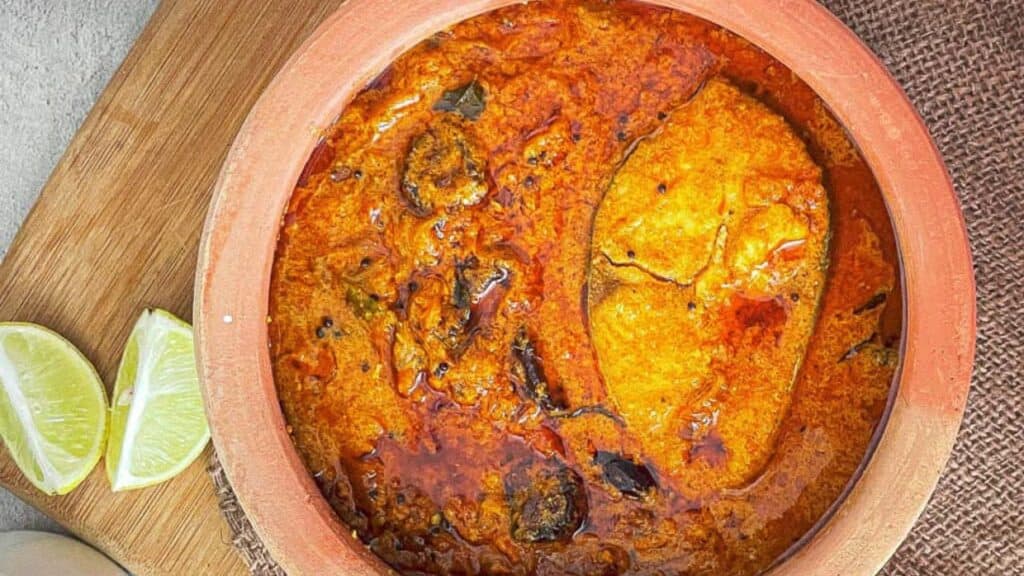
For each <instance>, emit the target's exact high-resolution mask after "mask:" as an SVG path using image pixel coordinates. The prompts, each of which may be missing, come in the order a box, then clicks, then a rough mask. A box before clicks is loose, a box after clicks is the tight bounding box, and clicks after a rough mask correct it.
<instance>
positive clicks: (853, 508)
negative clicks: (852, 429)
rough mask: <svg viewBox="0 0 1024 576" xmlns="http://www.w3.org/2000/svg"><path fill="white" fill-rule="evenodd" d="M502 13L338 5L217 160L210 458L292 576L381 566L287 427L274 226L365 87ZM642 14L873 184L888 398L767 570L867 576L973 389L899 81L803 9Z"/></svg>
mask: <svg viewBox="0 0 1024 576" xmlns="http://www.w3.org/2000/svg"><path fill="white" fill-rule="evenodd" d="M515 1H516V0H468V1H467V0H442V1H431V0H393V1H392V2H390V3H387V5H384V3H379V2H375V1H374V0H349V1H348V2H347V3H346V4H344V5H343V6H342V7H341V8H340V9H339V10H338V11H337V12H336V13H335V14H334V15H332V16H331V17H329V18H328V19H327V20H326V21H325V22H324V23H323V24H322V25H321V26H320V27H319V28H318V29H317V31H316V32H314V34H313V35H312V36H311V37H310V38H309V39H308V40H307V41H306V42H305V43H304V44H303V45H302V47H301V48H299V50H298V51H297V52H296V53H295V54H294V55H293V56H292V57H291V59H290V60H289V61H288V62H287V64H286V65H285V66H284V67H283V68H282V70H281V71H280V72H279V73H278V75H277V76H276V77H275V79H274V81H273V82H272V83H271V84H270V85H269V86H268V88H267V89H266V91H265V92H264V94H263V95H262V97H261V98H260V99H259V101H258V102H257V103H256V105H255V107H254V108H253V110H252V111H251V113H250V114H249V117H248V119H247V120H246V122H245V124H244V125H243V127H242V129H241V130H240V132H239V134H238V136H237V138H236V140H235V143H234V145H233V146H232V149H231V151H230V153H229V155H228V157H227V160H226V161H225V164H224V167H223V171H222V173H221V176H220V179H219V180H218V182H217V185H216V188H215V192H214V199H213V202H212V205H211V208H210V211H209V214H208V217H207V222H206V228H205V231H204V234H203V241H202V245H201V247H200V254H199V264H198V270H197V277H196V293H195V305H194V310H195V327H196V352H197V354H198V358H199V366H200V377H201V381H202V386H203V394H204V398H205V403H206V409H207V414H208V417H209V420H210V427H211V429H212V433H213V440H214V444H215V446H216V448H217V452H218V454H219V456H220V460H221V462H222V464H223V466H224V468H225V471H226V473H227V475H228V478H229V479H230V480H231V482H232V485H233V487H234V489H235V492H236V494H237V495H238V499H239V502H240V503H241V505H242V507H243V509H244V510H245V511H246V513H247V515H248V517H249V519H250V521H251V522H252V524H253V526H254V528H255V529H256V532H257V533H258V534H259V536H260V537H261V538H262V539H263V542H264V543H265V544H266V546H267V548H268V549H269V551H270V552H271V554H272V555H273V556H274V558H275V559H276V560H277V561H278V562H279V563H280V564H281V565H282V566H283V567H284V568H285V569H286V571H287V572H288V573H289V574H290V575H291V576H300V575H302V574H310V575H313V574H325V573H346V574H353V575H357V574H367V575H369V574H385V573H390V570H389V569H388V568H387V567H386V566H385V565H384V564H383V562H381V561H380V560H379V559H378V558H377V557H376V556H374V555H373V554H372V553H370V552H369V551H368V550H367V549H366V548H365V547H364V546H363V545H362V544H360V543H359V542H358V540H357V539H355V538H354V536H353V535H352V534H351V532H350V530H349V529H348V528H347V527H345V526H344V525H342V524H341V523H340V522H339V521H338V520H337V519H336V517H335V516H334V514H333V512H332V511H331V510H330V508H329V506H328V505H327V503H326V501H325V500H324V499H323V497H322V496H321V495H320V492H319V490H318V489H317V487H316V485H315V484H314V482H313V480H312V478H311V477H310V475H309V474H308V472H307V471H306V469H305V467H304V466H303V464H302V462H301V461H300V459H299V457H298V454H297V453H296V451H295V449H294V447H293V446H292V443H291V440H290V438H289V437H288V434H287V432H286V430H285V422H284V418H283V416H282V414H281V411H280V408H279V405H278V402H277V396H276V391H275V389H274V383H273V378H272V375H271V368H270V358H269V354H268V352H267V350H268V348H267V344H268V334H267V324H266V316H267V302H268V294H269V279H270V272H271V266H272V262H273V256H274V250H275V247H276V239H277V233H278V228H279V225H280V220H281V215H282V213H283V211H284V208H285V206H286V203H287V200H288V198H289V196H290V194H291V191H292V189H293V187H294V183H295V181H296V180H297V178H298V176H299V173H300V172H301V170H302V168H303V166H304V165H305V162H306V160H307V159H308V157H309V154H310V153H311V152H312V149H313V147H314V145H315V144H316V142H317V140H318V138H319V137H320V135H321V133H322V129H324V128H326V127H329V126H330V125H331V122H332V121H333V120H334V119H335V118H336V117H337V116H338V115H339V114H340V112H341V110H342V109H343V108H344V106H345V104H346V103H347V102H348V101H349V100H350V98H351V97H352V96H354V94H355V93H356V92H358V90H359V89H360V88H361V87H362V86H363V85H365V83H366V82H367V81H368V80H369V79H371V78H373V77H374V76H375V75H376V74H377V73H378V72H379V71H380V70H382V69H383V68H384V67H385V66H386V65H387V64H388V63H390V62H391V61H392V60H393V59H394V58H395V57H396V56H397V55H398V54H400V53H401V52H403V51H404V50H405V49H407V48H408V47H410V46H412V45H413V44H415V43H416V42H418V41H419V40H422V39H424V38H427V37H428V36H429V35H430V34H432V33H433V32H436V31H438V30H441V29H444V28H446V27H448V26H450V25H452V24H454V23H456V22H458V21H461V20H464V19H466V18H468V17H470V16H473V15H476V14H479V13H482V12H485V11H487V10H490V9H493V8H495V7H498V6H501V5H506V4H512V3H515ZM649 1H651V2H652V3H655V4H661V5H665V6H669V7H672V8H677V9H680V10H682V11H684V12H688V13H690V14H693V15H696V16H699V17H702V18H704V19H706V20H709V21H711V22H714V23H716V24H718V25H721V26H723V27H725V28H727V29H729V30H731V31H733V32H735V33H737V34H739V35H740V36H743V37H745V38H746V39H748V40H750V41H751V42H753V43H754V44H756V45H758V46H760V47H761V48H763V49H765V50H766V51H767V52H769V53H770V54H772V56H774V57H775V58H776V59H778V60H779V61H780V62H782V63H783V64H785V65H787V66H789V67H790V69H792V70H793V71H794V72H795V73H797V74H798V75H799V76H800V77H801V78H802V79H803V80H804V81H805V82H807V83H808V84H809V85H810V86H811V87H812V88H813V89H814V90H816V91H817V92H818V94H819V95H820V96H821V97H822V99H823V100H824V101H825V102H826V104H827V105H828V106H829V107H830V109H831V110H832V111H833V113H834V114H835V115H836V116H837V118H839V120H840V121H841V122H842V123H843V125H844V126H845V127H846V129H847V130H848V131H849V133H850V134H851V136H852V138H853V140H854V141H855V143H856V144H857V145H858V146H859V147H860V149H861V151H862V153H863V154H864V156H865V159H866V160H867V161H868V163H869V164H870V165H871V167H872V169H873V171H874V172H875V176H876V178H877V179H878V182H879V184H880V186H881V189H882V192H883V195H884V197H885V199H886V202H887V205H888V207H889V212H890V215H891V218H892V221H893V225H894V228H895V230H896V237H897V242H898V245H899V248H900V255H901V260H902V264H903V281H904V282H903V286H904V301H905V323H904V342H903V345H904V350H903V355H902V357H901V371H900V376H899V387H898V389H896V391H895V392H894V394H895V397H894V399H893V401H892V402H891V411H890V413H889V417H888V423H887V424H886V426H885V428H884V429H883V430H881V431H880V433H879V435H878V436H877V444H876V447H875V451H874V455H873V456H872V457H871V459H870V460H869V461H867V462H866V463H865V464H864V466H863V468H862V470H861V472H860V474H861V476H860V479H859V480H858V481H857V482H856V483H855V484H853V485H852V486H851V487H850V488H849V489H848V492H847V494H846V497H845V498H844V499H843V500H842V501H841V502H840V503H839V504H838V505H837V507H836V508H835V510H834V513H833V514H832V515H831V517H830V518H828V519H827V521H825V522H824V524H823V526H821V527H820V529H819V530H817V531H816V532H814V533H813V534H811V535H810V536H809V537H808V538H807V541H806V542H805V543H804V545H803V546H802V547H800V548H799V549H798V550H796V551H795V552H794V553H792V554H791V555H790V556H789V557H788V558H786V559H785V560H784V561H783V562H781V563H780V564H779V565H778V566H776V567H775V568H773V569H772V570H771V574H773V575H775V576H783V575H816V574H820V575H826V574H844V575H867V574H874V573H876V572H877V571H878V570H879V569H880V568H881V567H882V566H883V565H884V563H885V562H886V561H887V560H888V559H889V557H890V556H891V555H892V553H893V552H894V551H895V550H896V548H897V546H898V545H899V544H900V542H901V541H902V539H903V538H904V537H905V536H906V533H907V532H908V531H909V529H910V527H911V526H912V524H913V522H914V520H916V518H917V516H918V515H919V514H920V512H921V510H923V508H924V506H925V504H926V503H927V500H928V498H929V496H930V495H931V492H932V490H933V489H934V487H935V484H936V482H937V480H938V477H939V475H940V473H941V471H942V468H943V467H944V465H945V462H946V460H947V458H948V456H949V452H950V450H951V449H952V446H953V442H954V440H955V438H956V433H957V430H958V429H959V425H960V422H961V419H962V416H963V410H964V407H965V404H966V399H967V393H968V389H969V387H970V376H971V367H972V365H973V358H974V341H975V331H976V318H975V314H976V313H975V286H974V277H973V271H972V266H971V256H970V248H969V245H968V240H967V233H966V229H965V225H964V221H963V216H962V214H961V212H960V209H959V205H958V202H957V199H956V196H955V193H954V191H953V187H952V184H951V182H950V180H949V176H948V175H947V173H946V170H945V167H944V165H943V163H942V160H941V158H940V156H939V153H938V151H937V150H936V148H935V146H934V144H933V142H932V141H931V139H930V137H929V135H928V132H927V129H926V128H925V126H924V123H923V122H922V121H921V119H920V118H919V117H918V115H917V113H916V112H915V111H914V109H913V107H912V106H911V104H910V103H909V101H908V100H907V98H906V97H905V95H904V94H903V92H902V90H901V89H900V88H899V86H898V85H897V84H896V82H895V81H894V80H893V79H892V78H891V77H890V76H889V74H888V72H887V71H886V70H885V68H884V67H883V66H882V65H881V64H880V63H879V62H878V60H877V59H876V58H875V56H874V55H873V54H872V53H871V52H870V51H869V50H868V49H867V48H866V47H865V46H864V45H863V44H862V43H861V42H860V41H859V40H858V39H857V37H856V36H854V34H853V33H852V32H851V31H849V30H848V29H847V28H846V27H845V26H844V25H843V24H842V23H841V22H839V21H838V20H837V19H836V18H835V17H834V16H832V15H831V14H830V13H829V12H828V11H827V10H825V9H824V8H822V7H821V6H819V5H818V4H817V3H816V2H815V1H814V0H734V1H732V2H728V3H719V2H702V1H701V0H649ZM381 8H384V9H386V10H387V11H388V16H389V17H388V18H381V17H380V15H379V12H380V10H381ZM342 38H344V39H346V41H345V42H340V41H339V39H342ZM894 495H895V496H896V497H894Z"/></svg>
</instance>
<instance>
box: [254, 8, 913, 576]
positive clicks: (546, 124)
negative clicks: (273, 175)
mask: <svg viewBox="0 0 1024 576" xmlns="http://www.w3.org/2000/svg"><path fill="white" fill-rule="evenodd" d="M897 273H898V268H897V257H896V249H895V240H894V238H893V234H892V231H891V228H890V225H889V221H888V218H887V215H886V211H885V206H884V204H883V202H882V199H881V195H880V193H879V191H878V187H877V184H876V183H875V181H874V179H873V178H872V176H871V173H870V170H869V168H868V167H867V165H866V163H865V162H864V160H863V159H862V158H861V157H860V156H859V154H858V153H857V151H856V150H855V148H854V147H853V146H852V145H851V144H850V142H849V141H848V140H847V138H846V135H845V134H844V132H843V131H842V129H841V128H840V126H839V125H838V124H837V123H836V121H835V119H834V118H833V117H832V116H831V115H830V114H829V113H828V111H827V110H826V109H825V108H824V106H823V105H822V103H821V102H820V101H819V100H818V99H817V97H816V96H815V95H814V94H813V92H812V91H811V90H810V89H809V88H808V87H807V86H806V85H805V84H803V83H802V82H801V81H800V80H799V79H798V78H796V77H795V76H794V75H793V74H792V73H791V72H789V71H788V70H787V69H786V68H785V67H783V66H782V65H781V64H779V63H778V62H776V61H774V60H773V59H772V58H770V57H769V56H767V55H766V54H765V53H763V52H762V51H760V50H758V49H757V48H755V47H753V46H751V45H750V44H748V43H747V42H745V41H744V40H742V39H740V38H738V37H736V36H734V35H732V34H730V33H728V32H726V31H724V30H722V29H720V28H716V27H714V26H713V25H710V24H708V23H706V22H704V21H702V20H699V19H696V18H693V17H691V16H688V15H685V14H681V13H678V12H673V11H668V10H663V9H659V8H653V7H650V6H646V5H642V4H634V3H627V2H591V1H583V0H569V1H565V2H537V3H529V4H525V5H517V6H513V7H509V8H503V9H500V10H497V11H494V12H490V13H487V14H484V15H482V16H479V17H476V18H473V19H471V20H468V21H466V22H463V23H461V24H458V25H456V26H455V27H453V28H452V29H450V30H447V31H444V32H441V33H438V34H436V35H435V36H433V37H432V38H430V39H429V40H427V41H425V42H423V43H422V44H420V45H418V46H416V47H414V48H413V49H411V50H410V51H408V52H407V53H405V54H404V55H402V56H400V57H399V58H398V59H397V60H396V61H395V62H394V63H392V65H391V66H390V67H389V68H388V69H387V70H386V71H385V72H383V73H382V74H381V75H380V76H379V77H378V78H377V79H375V80H374V81H373V82H371V83H370V85H369V86H368V87H367V88H366V89H365V90H364V91H362V92H361V93H360V94H359V95H358V96H356V97H355V99H354V100H353V101H352V102H351V103H350V104H349V105H348V106H347V108H346V109H345V111H344V112H343V114H342V116H341V117H340V118H339V120H338V121H337V122H336V124H335V125H334V126H333V127H331V128H330V130H328V131H327V132H326V134H325V136H324V139H323V141H322V142H321V143H320V144H319V145H318V146H317V148H316V150H315V151H314V153H313V156H312V157H311V159H310V161H309V163H308V165H307V167H306V169H305V170H304V171H303V174H302V175H301V177H300V179H299V182H298V185H297V187H296V190H295V193H294V195H293V197H292V200H291V202H290V204H289V207H288V211H287V214H286V215H285V218H284V223H283V227H282V232H281V239H280V243H279V248H278V254H277V258H276V260H275V265H274V275H273V280H272V285H271V301H270V314H271V322H270V325H269V330H270V339H271V356H272V362H273V369H274V376H275V381H276V385H277V388H278V393H279V396H280V399H281V406H282V409H283V411H284V414H285V418H286V420H287V422H288V425H289V430H290V431H291V434H292V436H293V439H294V442H295V445H296V447H297V449H298V451H299V453H300V455H301V456H302V458H303V460H304V461H305V463H306V465H307V467H308V468H309V470H310V472H311V474H312V475H313V476H314V478H315V479H316V481H317V482H318V483H319V485H320V487H321V489H322V491H323V493H324V495H325V497H326V498H327V500H328V501H329V502H330V504H331V506H332V507H333V508H334V510H335V511H336V512H337V513H338V515H339V517H340V518H341V520H342V521H343V522H345V523H346V524H347V525H348V526H350V527H351V528H352V529H353V530H354V532H355V533H356V535H357V536H358V537H359V538H360V539H361V540H362V541H363V542H365V543H366V545H368V546H369V547H370V548H371V549H372V550H373V551H374V552H375V553H376V554H377V555H378V556H380V557H381V558H382V559H383V560H384V561H385V562H387V563H388V564H390V565H391V566H392V567H394V568H395V569H397V570H399V571H400V572H404V573H409V574H422V573H436V574H580V575H590V574H602V575H603V574H608V575H614V574H754V573H757V572H759V571H762V570H764V569H765V568H767V567H768V566H770V565H771V564H772V563H773V562H775V561H776V560H777V559H779V558H780V556H781V555H783V554H784V553H785V551H786V550H787V549H789V548H790V547H791V546H792V545H793V544H794V543H795V542H797V541H798V540H799V539H800V538H801V537H802V536H804V535H805V534H807V533H808V531H810V530H811V529H812V527H813V526H814V525H815V523H816V522H818V521H819V520H820V519H822V518H823V517H824V516H825V515H826V513H827V511H828V510H829V508H830V506H832V505H833V504H834V503H835V502H836V501H837V500H838V499H839V498H840V495H841V493H842V491H843V489H844V487H846V486H847V485H848V483H849V482H851V481H852V479H853V478H854V476H855V473H856V470H857V468H858V466H859V464H860V463H861V462H862V461H863V460H864V459H865V458H866V457H867V454H868V452H869V446H870V443H871V439H872V437H873V434H874V433H875V432H876V429H877V427H878V425H879V422H880V421H881V419H882V417H883V413H884V410H885V407H886V405H887V400H888V397H889V390H890V383H891V382H892V379H893V376H894V373H895V370H896V361H897V352H896V351H897V348H898V346H899V334H900V330H901V326H900V318H901V310H900V294H899V286H898V274H897Z"/></svg>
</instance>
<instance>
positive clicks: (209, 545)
mask: <svg viewBox="0 0 1024 576" xmlns="http://www.w3.org/2000/svg"><path fill="white" fill-rule="evenodd" d="M341 1H342V0H230V1H228V0H165V1H164V2H163V3H162V4H161V5H160V7H159V8H158V9H157V11H156V13H155V14H154V16H153V17H152V19H151V20H150V22H149V24H148V25H147V26H146V28H145V30H144V31H143V33H142V35H141V36H140V37H139V39H138V41H137V42H136V44H135V46H134V48H133V49H132V50H131V52H130V54H129V55H128V58H127V59H126V60H125V62H124V64H122V65H121V68H120V69H119V70H118V71H117V73H116V74H115V75H114V78H113V80H111V82H110V85H109V86H107V88H106V90H105V91H104V92H103V94H102V96H101V97H100V99H99V101H98V103H97V104H96V106H95V107H94V108H93V109H92V112H91V113H90V114H89V116H88V118H87V119H86V121H85V123H84V124H83V126H82V128H81V129H80V130H79V131H78V134H77V135H76V136H75V138H74V140H72V142H71V145H70V146H69V147H68V150H67V151H66V152H65V154H64V157H63V158H62V159H61V161H60V163H59V164H58V166H57V168H56V170H55V171H54V172H53V174H52V175H51V176H50V179H49V181H48V182H47V183H46V186H45V187H44V188H43V191H42V195H41V196H40V198H39V201H38V202H37V204H36V206H35V207H34V208H33V210H32V212H31V214H30V215H29V217H28V220H27V221H26V222H25V224H24V226H23V227H22V229H21V231H20V233H19V234H18V236H17V238H16V239H15V241H14V244H13V245H12V247H11V250H10V252H9V253H8V255H7V257H6V259H5V260H4V262H3V263H2V265H0V320H22V321H31V322H38V323H40V324H44V325H46V326H49V327H51V328H53V329H55V330H57V331H59V332H61V333H63V334H64V335H66V336H67V337H68V338H69V339H70V340H71V341H72V342H74V343H75V344H76V345H78V346H79V347H80V348H81V349H82V351H83V352H84V353H85V354H86V355H87V356H88V357H89V358H90V359H91V360H92V361H93V362H94V363H95V365H96V368H97V369H98V370H99V372H100V375H101V376H102V377H103V379H104V381H105V382H106V383H107V385H108V389H109V387H110V386H111V385H112V384H113V379H114V373H115V370H116V367H117V363H118V360H119V358H120V354H121V350H122V347H123V345H124V341H125V339H126V338H127V336H128V333H129V331H130V329H131V326H132V325H133V323H134V321H135V319H136V317H137V316H138V314H139V312H140V311H141V310H142V308H143V307H146V306H157V307H162V308H166V309H168V310H170V311H172V312H175V313H177V314H179V315H181V316H182V317H184V318H190V317H191V302H192V279H193V274H194V272H195V259H196V251H197V247H198V243H199V235H200V231H201V228H202V225H203V219H204V216H205V213H206V207H207V203H208V201H209V198H210V193H211V189H212V187H213V184H214V181H215V179H216V177H217V173H218V171H219V169H220V165H221V162H222V161H223V159H224V156H225V154H226V153H227V150H228V148H229V146H230V145H231V141H232V139H233V138H234V136H235V133H236V131H237V130H238V128H239V127H240V126H241V123H242V121H243V120H244V119H245V116H246V114H247V113H248V111H249V108H250V107H251V106H252V105H253V103H254V102H255V101H256V98H257V97H258V96H259V94H260V92H261V91H262V90H263V88H264V86H265V85H266V84H267V83H268V82H269V81H270V79H271V78H272V77H273V75H274V73H275V72H276V71H277V70H278V68H279V67H280V66H281V65H282V64H283V63H284V61H285V60H286V59H287V58H288V56H289V55H290V54H291V52H292V51H293V50H294V49H295V48H296V47H298V45H299V44H300V43H301V42H302V41H303V40H304V39H305V38H306V37H307V36H308V35H309V34H310V33H311V32H312V31H313V30H314V29H315V28H316V26H317V24H319V23H320V22H321V21H322V20H323V19H324V18H325V17H326V16H327V15H329V14H330V13H331V12H332V11H333V10H334V9H335V8H337V6H338V5H340V4H341ZM208 461H209V450H208V451H207V454H206V455H204V457H202V458H201V459H200V460H199V461H197V462H196V463H195V464H194V465H192V466H191V467H190V468H189V469H188V470H187V471H186V472H185V473H183V474H182V475H181V476H179V477H178V478H175V479H174V480H172V481H170V482H167V483H165V484H163V485H160V486H156V487H153V488H149V489H145V490H139V491H135V492H128V493H123V494H113V493H112V492H111V491H110V487H109V484H108V482H107V479H106V475H105V473H104V471H103V464H102V463H100V465H99V466H97V468H96V470H94V471H93V473H92V475H90V476H89V478H88V479H87V480H86V481H85V482H84V483H83V484H82V485H81V486H80V487H79V488H78V489H76V490H75V491H74V492H72V493H71V494H69V495H67V496H63V497H46V496H43V495H42V494H40V493H38V492H37V491H35V490H34V489H33V488H32V487H31V485H30V484H29V483H28V482H27V481H26V480H24V478H23V477H22V475H21V473H20V472H19V471H18V469H17V468H16V467H15V466H14V464H13V462H12V461H11V459H10V457H9V455H8V454H7V453H6V452H5V451H4V450H3V449H0V485H3V486H4V487H6V488H9V489H10V490H12V491H13V492H15V493H16V494H18V495H19V496H21V497H22V498H24V499H25V500H27V501H29V502H31V503H32V504H34V505H35V506H37V507H39V508H40V509H42V510H43V511H44V512H45V513H46V514H48V515H49V516H51V517H53V518H54V519H56V520H57V521H58V522H60V523H62V524H63V525H65V526H67V527H68V528H69V529H70V530H72V531H73V532H75V533H76V534H77V535H79V536H80V537H82V538H83V539H85V540H86V541H88V542H90V543H92V544H93V545H95V546H97V547H98V548H100V549H101V550H103V551H104V552H106V553H107V554H109V555H110V556H111V557H112V558H114V559H115V560H117V561H119V562H120V563H122V564H123V565H124V566H125V567H126V568H128V569H129V570H131V571H132V572H133V573H134V574H136V575H139V576H147V575H164V574H166V575H175V576H177V575H186V574H187V575H199V574H216V575H235V574H238V575H241V574H245V568H244V566H243V565H242V562H241V560H240V558H239V557H238V556H237V555H236V553H235V551H234V549H233V547H232V545H231V534H230V532H229V530H228V527H227V524H226V523H225V522H224V520H223V519H222V518H221V516H220V512H219V510H218V508H217V500H216V497H215V495H214V491H213V486H212V483H211V481H210V479H209V476H208V474H207V472H206V467H207V465H208Z"/></svg>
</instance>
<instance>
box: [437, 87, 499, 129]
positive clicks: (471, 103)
mask: <svg viewBox="0 0 1024 576" xmlns="http://www.w3.org/2000/svg"><path fill="white" fill-rule="evenodd" d="M486 106H487V97H486V95H485V94H484V87H483V86H481V85H480V83H479V82H477V81H476V80H473V81H472V82H470V83H469V84H466V85H465V86H461V87H459V88H456V89H454V90H446V91H445V93H444V95H442V96H441V99H440V100H438V101H437V103H436V104H434V110H437V111H439V112H457V113H459V114H461V115H462V116H463V117H465V118H466V119H468V120H476V119H477V118H479V117H480V115H481V114H483V113H484V108H485V107H486Z"/></svg>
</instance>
